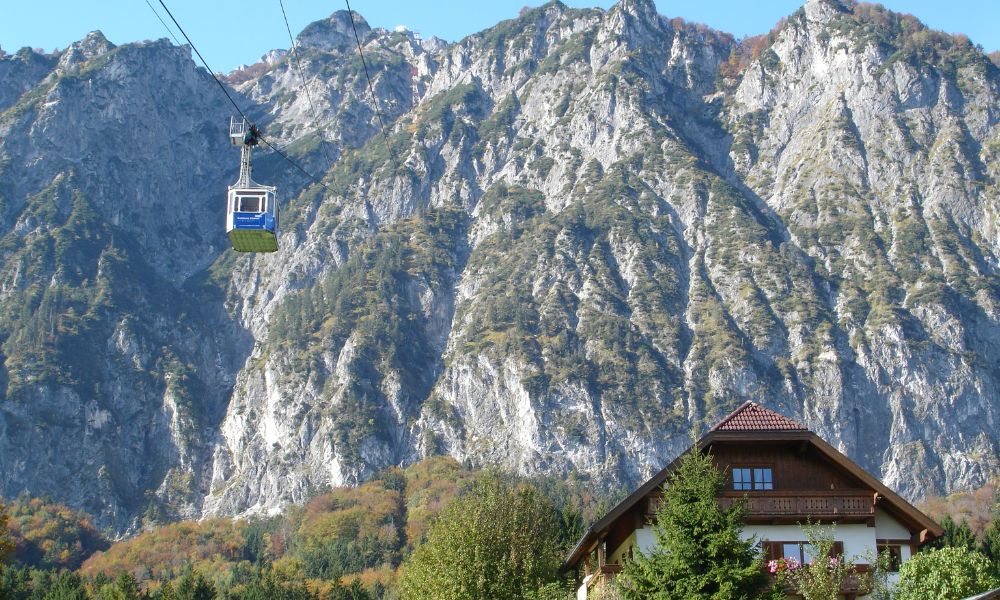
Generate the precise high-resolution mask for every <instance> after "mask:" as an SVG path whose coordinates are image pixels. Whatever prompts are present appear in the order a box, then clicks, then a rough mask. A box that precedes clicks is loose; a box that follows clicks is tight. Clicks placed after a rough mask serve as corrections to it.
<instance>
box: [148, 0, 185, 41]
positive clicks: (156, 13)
mask: <svg viewBox="0 0 1000 600" xmlns="http://www.w3.org/2000/svg"><path fill="white" fill-rule="evenodd" d="M146 6H148V7H149V10H151V11H153V14H154V15H156V18H157V19H159V21H160V24H161V25H163V28H164V29H166V30H167V33H169V34H170V37H172V38H174V43H175V44H177V45H178V46H180V45H181V42H180V40H178V39H177V36H176V35H174V30H173V29H171V28H170V27H168V26H167V22H166V21H164V20H163V17H161V16H160V13H158V12H156V9H155V8H153V5H152V4H151V3H150V2H149V0H146Z"/></svg>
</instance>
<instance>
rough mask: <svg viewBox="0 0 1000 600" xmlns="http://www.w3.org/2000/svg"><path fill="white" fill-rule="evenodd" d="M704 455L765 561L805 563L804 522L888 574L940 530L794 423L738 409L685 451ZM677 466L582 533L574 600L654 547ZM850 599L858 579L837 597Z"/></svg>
mask: <svg viewBox="0 0 1000 600" xmlns="http://www.w3.org/2000/svg"><path fill="white" fill-rule="evenodd" d="M693 450H697V451H699V452H711V454H712V457H713V459H714V462H715V466H716V467H717V468H718V469H720V470H721V471H722V473H723V474H724V476H725V478H726V485H727V488H726V489H725V491H723V492H722V494H721V495H720V497H719V504H720V505H722V507H724V508H728V507H730V506H732V504H733V503H734V502H736V501H737V500H739V499H740V498H745V505H744V510H745V514H744V530H743V535H744V536H746V537H751V536H753V537H755V538H756V539H757V540H759V541H760V543H761V546H762V549H763V550H764V554H765V560H773V559H781V558H792V559H795V560H796V561H799V562H800V563H801V562H803V561H804V560H805V559H807V557H808V554H807V550H808V548H807V546H808V542H807V536H806V533H805V531H804V530H803V528H802V526H801V525H800V524H802V525H804V524H806V523H807V522H812V523H821V524H836V527H835V528H834V537H835V542H834V552H836V553H838V554H840V553H842V554H843V555H844V556H845V557H847V558H850V559H852V560H854V562H855V563H856V564H857V566H858V570H859V571H864V570H866V569H867V568H868V564H867V558H868V556H871V555H872V554H874V551H878V552H879V553H882V552H885V551H888V552H889V553H890V554H891V555H892V556H893V558H894V559H895V560H894V563H895V565H897V566H896V567H895V568H898V565H899V564H901V563H903V562H905V561H906V560H908V559H909V558H910V557H911V556H913V554H914V553H915V552H916V551H917V549H918V548H919V547H920V546H922V545H923V544H926V543H927V542H929V541H931V540H933V539H935V538H937V537H940V536H941V535H943V530H942V529H941V527H940V525H938V524H937V523H935V522H934V521H933V520H931V519H930V518H929V517H928V516H927V515H925V514H924V513H922V512H920V511H919V510H917V509H916V508H915V507H914V506H913V505H912V504H910V503H909V502H907V501H906V500H904V499H903V498H901V497H900V496H899V495H898V494H896V493H895V492H893V491H892V490H890V489H889V488H887V487H886V486H885V485H883V484H882V482H880V481H879V480H878V479H877V478H876V477H874V476H873V475H871V474H870V473H868V472H866V471H865V470H864V469H862V468H861V467H860V466H858V465H857V464H856V463H854V462H853V461H852V460H850V459H849V458H847V457H846V456H844V455H843V454H842V453H840V452H839V451H837V449H835V448H834V447H833V446H831V445H830V444H828V443H827V442H825V441H824V440H823V439H821V438H820V437H819V436H817V435H816V434H815V433H813V432H812V431H809V429H808V428H806V427H805V426H804V425H802V424H801V423H798V422H796V421H794V420H792V419H789V418H788V417H785V416H783V415H780V414H778V413H776V412H774V411H772V410H769V409H767V408H764V407H763V406H761V405H759V404H756V403H754V402H746V403H744V404H743V405H742V406H740V407H739V408H737V409H736V410H735V411H733V412H732V413H730V414H729V415H728V416H727V417H726V418H724V419H723V420H722V421H721V422H719V423H718V424H716V425H715V426H714V427H712V428H711V429H710V430H709V431H708V433H707V434H705V436H704V437H702V438H701V439H700V440H698V442H697V443H696V444H695V445H694V446H693V447H692V448H689V449H688V452H690V451H693ZM677 464H678V460H676V459H675V460H674V462H672V463H670V464H669V465H667V467H666V468H665V469H663V470H662V471H660V472H659V473H657V474H656V475H654V476H653V477H652V478H651V479H650V480H649V481H647V482H646V483H644V484H643V485H642V486H641V487H639V489H637V490H636V491H635V492H633V493H632V494H631V495H630V496H629V497H628V498H626V499H625V500H624V501H622V502H621V503H620V504H618V505H617V506H615V507H614V508H613V509H612V510H611V511H610V512H609V513H608V514H606V515H605V516H604V517H603V518H601V519H600V520H599V521H597V522H596V523H594V525H593V526H592V527H591V528H590V529H589V530H588V531H587V532H586V533H585V534H584V536H583V537H582V538H581V539H580V541H579V542H578V543H577V545H576V547H575V548H574V549H573V550H572V552H571V553H570V554H569V556H568V557H567V558H566V561H565V562H564V563H563V567H562V568H563V570H564V571H574V572H575V573H576V576H577V579H576V580H577V582H578V585H579V587H578V589H577V598H578V600H586V598H587V594H588V592H589V591H590V590H591V589H592V588H593V587H594V586H596V585H601V584H602V582H603V581H605V580H606V579H608V578H610V577H613V576H614V575H615V574H616V573H618V572H619V571H620V570H621V568H622V560H623V558H626V557H628V556H631V555H633V553H635V552H646V551H648V550H649V549H650V548H652V547H653V546H654V545H655V543H656V542H655V538H654V536H653V530H652V526H651V524H652V522H653V519H654V518H655V514H656V508H657V505H658V503H659V502H660V500H661V498H662V496H663V494H662V490H661V488H662V486H663V484H664V482H665V481H666V480H667V479H668V477H669V475H670V473H671V472H672V471H673V469H674V468H675V467H676V465H677ZM842 591H843V593H844V598H846V599H847V600H852V599H854V598H858V597H859V594H860V591H861V590H860V589H859V586H858V582H857V580H856V579H853V578H852V579H849V580H848V581H847V582H845V584H844V587H843V589H842Z"/></svg>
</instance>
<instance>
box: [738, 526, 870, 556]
mask: <svg viewBox="0 0 1000 600" xmlns="http://www.w3.org/2000/svg"><path fill="white" fill-rule="evenodd" d="M832 533H833V539H834V540H836V541H838V542H843V543H844V556H845V557H847V558H849V559H851V560H853V561H854V562H855V563H860V564H868V561H867V560H866V559H865V555H866V554H867V553H868V552H872V553H874V552H875V539H876V538H875V528H874V527H869V526H867V525H844V524H841V525H837V526H836V527H834V528H833V530H832ZM742 535H743V539H748V538H750V537H752V536H756V538H757V540H759V541H764V540H771V541H775V542H806V541H808V540H809V538H808V536H807V535H806V533H805V531H804V530H803V529H802V527H799V526H798V525H747V526H746V528H745V529H744V530H743V534H742Z"/></svg>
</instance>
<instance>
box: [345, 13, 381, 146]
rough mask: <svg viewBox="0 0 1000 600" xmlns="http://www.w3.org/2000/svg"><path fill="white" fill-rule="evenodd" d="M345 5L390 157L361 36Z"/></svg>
mask: <svg viewBox="0 0 1000 600" xmlns="http://www.w3.org/2000/svg"><path fill="white" fill-rule="evenodd" d="M344 2H346V3H347V15H348V16H349V17H351V27H352V28H353V29H354V41H356V42H357V43H358V54H360V55H361V66H363V67H364V68H365V79H367V80H368V91H369V92H371V94H372V101H373V102H374V103H375V114H376V115H378V122H379V124H380V125H381V126H382V138H383V139H385V147H386V149H387V150H388V151H389V155H390V156H392V146H390V145H389V136H388V135H386V133H385V120H384V119H383V118H382V108H381V107H380V106H379V103H378V96H376V95H375V88H374V87H373V86H372V78H371V76H370V75H369V74H368V63H367V62H366V61H365V51H364V50H363V49H362V48H361V36H359V35H358V26H357V25H356V24H355V23H354V11H353V10H351V0H344Z"/></svg>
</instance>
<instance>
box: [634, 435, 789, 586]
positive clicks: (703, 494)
mask: <svg viewBox="0 0 1000 600" xmlns="http://www.w3.org/2000/svg"><path fill="white" fill-rule="evenodd" d="M724 486H725V480H724V479H723V476H722V473H720V472H719V470H718V469H716V468H715V465H713V464H712V457H711V455H708V454H702V453H700V452H689V453H687V454H685V455H684V456H683V457H682V458H681V459H680V463H679V465H678V467H677V469H676V470H675V471H674V473H673V474H672V475H671V476H670V478H669V480H668V481H667V483H666V485H665V486H664V489H663V501H662V502H661V503H660V506H659V508H658V509H657V511H656V521H655V523H654V524H653V534H654V536H655V538H656V543H657V545H656V547H655V548H653V549H651V550H649V551H647V553H645V554H644V553H638V554H637V555H636V556H635V558H634V559H633V560H630V561H628V562H627V563H626V564H625V566H624V568H623V570H622V572H621V574H620V575H619V581H620V584H621V591H622V594H623V595H624V596H625V598H627V599H628V600H682V599H683V600H687V599H691V600H695V599H698V600H702V599H712V600H736V599H744V598H745V599H748V600H749V599H750V598H760V597H762V596H765V595H766V594H768V593H769V592H768V590H769V588H770V579H769V578H768V576H767V574H766V573H765V572H764V570H763V558H762V556H761V555H760V553H759V552H758V551H757V550H756V548H755V547H754V540H744V539H742V538H741V537H740V532H741V531H742V529H743V518H742V517H743V514H742V513H743V511H742V507H741V506H740V505H735V506H733V508H731V509H729V510H722V509H721V508H720V506H719V503H718V502H717V500H716V497H717V496H718V495H719V493H720V492H721V491H722V489H723V487H724Z"/></svg>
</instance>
